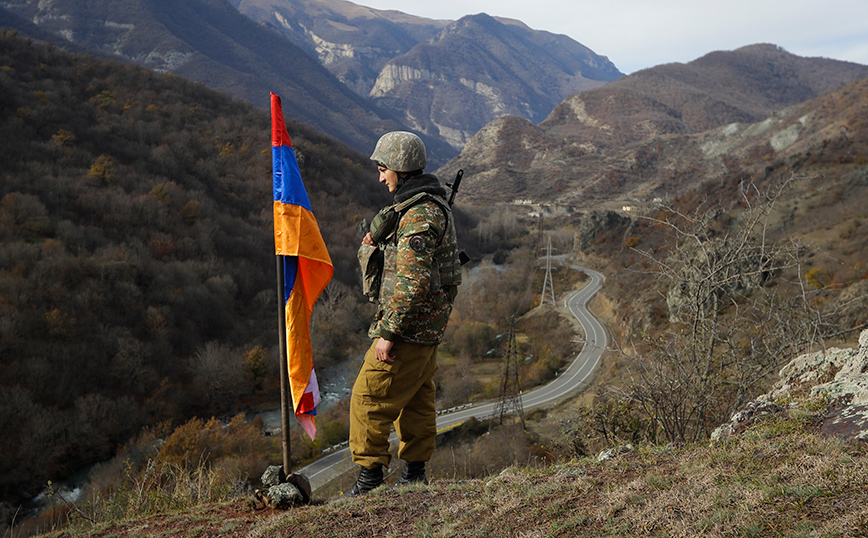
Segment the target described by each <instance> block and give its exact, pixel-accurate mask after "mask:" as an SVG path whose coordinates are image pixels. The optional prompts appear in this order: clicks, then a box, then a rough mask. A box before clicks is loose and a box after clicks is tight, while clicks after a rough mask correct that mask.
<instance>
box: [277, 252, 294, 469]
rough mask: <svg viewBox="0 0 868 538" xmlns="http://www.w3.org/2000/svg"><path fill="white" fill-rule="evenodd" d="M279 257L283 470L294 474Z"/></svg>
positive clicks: (284, 319) (284, 293) (279, 262)
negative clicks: (291, 454) (291, 458)
mask: <svg viewBox="0 0 868 538" xmlns="http://www.w3.org/2000/svg"><path fill="white" fill-rule="evenodd" d="M275 258H276V259H277V310H278V313H277V320H278V323H277V326H278V334H279V341H280V420H281V422H280V424H281V426H280V431H281V435H282V436H283V472H284V474H285V475H286V476H291V475H292V462H291V460H290V441H289V417H290V416H291V415H292V413H291V408H292V404H291V403H290V399H291V396H290V391H289V365H288V364H287V356H286V289H285V284H284V280H283V256H281V255H280V254H278V255H276V256H275Z"/></svg>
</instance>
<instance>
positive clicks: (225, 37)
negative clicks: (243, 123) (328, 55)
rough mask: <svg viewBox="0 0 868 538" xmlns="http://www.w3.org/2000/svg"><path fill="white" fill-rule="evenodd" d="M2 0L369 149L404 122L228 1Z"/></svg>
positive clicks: (89, 40) (52, 28) (84, 40)
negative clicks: (274, 98) (275, 106)
mask: <svg viewBox="0 0 868 538" xmlns="http://www.w3.org/2000/svg"><path fill="white" fill-rule="evenodd" d="M0 6H3V7H5V8H7V9H8V10H9V11H11V12H12V13H14V14H16V15H18V16H20V17H22V18H24V19H26V20H28V21H32V22H33V23H35V24H36V25H38V26H39V27H40V28H43V29H44V30H47V31H49V32H51V33H52V34H54V35H56V36H59V37H63V38H66V39H68V40H69V41H72V42H74V43H77V44H80V45H86V46H89V47H92V48H94V49H96V50H99V51H102V52H110V53H113V54H117V55H119V56H121V57H123V58H126V59H128V60H132V61H134V62H136V63H138V64H140V65H143V66H145V67H148V68H150V69H153V70H155V71H157V72H172V73H174V74H177V75H180V76H183V77H187V78H190V79H191V80H195V81H199V82H203V83H205V84H207V85H208V86H209V87H212V88H215V89H218V90H221V91H225V92H227V93H230V94H231V95H234V96H235V97H239V98H243V99H245V100H247V101H249V102H251V103H254V104H256V105H257V106H261V107H267V106H268V105H267V103H268V94H269V91H274V92H276V93H280V94H282V95H283V96H284V107H285V112H286V114H287V116H289V117H293V118H296V119H298V120H299V121H303V122H305V123H308V124H310V125H312V126H314V127H316V128H318V129H319V130H321V131H323V132H325V133H327V134H329V135H331V136H334V137H335V138H338V139H340V140H342V141H343V142H344V143H346V144H348V145H350V146H352V147H354V148H356V149H358V150H359V151H370V148H371V147H373V145H374V143H375V142H376V140H377V138H378V136H379V135H380V134H381V133H382V132H384V131H386V130H389V129H395V128H401V125H400V124H399V123H398V122H396V121H395V120H394V119H390V117H389V115H388V114H387V113H383V112H381V111H378V110H377V109H375V108H374V107H373V106H371V105H370V103H369V102H367V101H366V100H365V99H363V98H361V97H359V96H358V95H356V94H355V93H353V92H352V91H351V90H350V89H349V88H347V87H346V86H345V85H343V84H341V83H340V81H338V80H337V79H336V78H335V77H334V76H332V75H331V73H329V72H328V71H327V70H326V69H325V68H323V67H322V66H321V65H320V64H319V63H318V62H317V61H315V60H314V59H313V58H311V57H310V56H308V54H306V53H305V52H304V51H303V50H301V49H300V48H299V47H297V46H295V45H293V44H292V43H291V42H289V41H288V40H287V39H285V38H284V37H282V36H281V35H279V34H278V33H277V32H275V31H273V30H268V29H266V28H264V27H263V26H261V25H258V24H256V23H255V22H253V21H252V20H250V19H249V18H247V17H245V16H243V15H241V14H240V13H239V12H238V11H237V10H236V9H234V8H233V6H232V5H231V4H230V3H229V2H228V1H226V0H190V1H185V2H174V1H170V0H141V1H134V0H124V1H118V2H101V1H98V0H85V1H83V2H81V1H74V0H57V1H55V2H50V3H45V2H39V1H37V0H24V1H11V0H4V1H2V2H0ZM432 154H433V155H432V157H433V160H434V161H435V162H438V159H440V162H442V161H443V160H445V159H446V158H448V157H451V156H452V155H454V152H453V151H452V150H451V149H450V148H448V147H446V146H440V147H438V146H437V144H436V143H433V144H432Z"/></svg>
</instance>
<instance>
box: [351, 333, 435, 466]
mask: <svg viewBox="0 0 868 538" xmlns="http://www.w3.org/2000/svg"><path fill="white" fill-rule="evenodd" d="M376 344H377V340H374V343H373V344H372V345H371V348H370V349H368V352H367V353H366V354H365V361H364V363H362V368H361V370H360V371H359V375H358V377H356V382H355V384H354V385H353V394H352V397H351V399H350V451H351V452H352V454H353V462H354V463H356V464H358V465H362V466H364V467H367V468H369V469H370V468H374V467H376V466H377V465H385V466H386V467H387V468H388V466H389V462H390V461H391V459H392V456H391V454H390V453H389V434H390V433H391V430H392V425H393V424H394V425H395V430H396V431H397V433H398V439H399V440H400V442H401V443H400V446H399V448H398V457H399V458H401V459H402V460H404V461H428V460H429V459H430V458H431V454H432V453H433V452H434V444H435V439H436V437H437V413H436V409H435V407H434V395H435V388H434V374H436V373H437V346H436V345H422V344H408V343H404V342H396V343H395V345H394V346H393V347H392V353H393V354H394V355H395V362H393V363H386V362H380V361H378V360H377V358H376V356H375V354H374V347H375V346H376Z"/></svg>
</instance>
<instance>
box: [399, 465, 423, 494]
mask: <svg viewBox="0 0 868 538" xmlns="http://www.w3.org/2000/svg"><path fill="white" fill-rule="evenodd" d="M413 482H422V483H423V484H426V485H427V484H428V477H427V476H425V462H424V461H408V462H406V463H404V470H403V471H401V476H400V477H398V479H397V480H395V487H396V488H397V487H400V486H406V485H407V484H412V483H413Z"/></svg>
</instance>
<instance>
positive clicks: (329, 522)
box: [50, 416, 868, 538]
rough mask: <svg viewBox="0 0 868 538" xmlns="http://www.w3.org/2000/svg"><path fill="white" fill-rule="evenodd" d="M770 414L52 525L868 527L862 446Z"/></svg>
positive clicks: (531, 530)
mask: <svg viewBox="0 0 868 538" xmlns="http://www.w3.org/2000/svg"><path fill="white" fill-rule="evenodd" d="M811 423H812V421H811V419H810V416H801V417H799V416H795V417H793V418H789V419H785V420H784V419H781V420H773V421H770V422H766V423H764V424H761V425H759V426H756V427H754V428H753V429H751V430H748V432H747V433H745V434H744V435H742V436H741V437H738V438H731V439H729V440H728V441H727V442H725V443H723V444H720V445H716V446H707V445H694V446H685V447H682V448H677V449H674V450H666V449H662V448H659V447H652V446H647V447H639V448H638V449H637V450H636V451H634V452H628V453H626V454H624V455H622V456H620V457H618V458H616V459H613V460H609V461H606V462H603V463H599V462H597V461H596V460H595V459H591V458H587V459H579V460H570V461H565V462H562V463H559V464H554V465H550V466H546V467H510V468H508V469H506V470H505V471H503V472H501V473H500V474H498V475H496V476H491V477H486V478H480V479H473V480H447V479H442V478H439V477H437V476H436V475H435V476H432V477H431V478H432V483H431V485H429V486H427V487H422V486H414V487H408V488H402V489H399V490H393V489H389V488H381V489H380V490H377V491H375V492H373V493H371V494H369V495H368V496H366V497H363V498H359V499H338V500H336V501H332V502H326V501H325V500H321V501H318V502H317V503H315V504H313V505H311V506H306V507H302V508H296V509H292V510H289V511H286V512H273V511H267V510H262V511H254V510H253V509H252V508H251V507H250V506H249V505H246V504H245V502H243V501H237V502H234V503H230V504H222V505H205V506H201V507H198V508H196V509H193V510H189V509H188V510H186V511H184V512H182V513H178V514H175V515H171V516H170V515H161V516H155V517H151V518H142V519H139V520H128V521H124V522H122V523H113V524H108V525H106V524H104V525H101V526H99V527H97V528H89V529H87V530H81V531H79V532H77V533H76V532H70V531H69V530H67V531H66V532H64V533H57V534H53V535H50V536H54V537H59V536H90V537H101V538H108V537H117V538H122V537H129V536H168V535H173V536H218V535H219V536H230V537H231V536H256V537H263V538H271V537H294V536H311V537H314V536H315V537H323V538H324V537H347V536H385V537H403V536H422V537H432V538H433V537H447V536H464V537H471V538H472V537H480V538H482V537H485V538H488V537H490V536H498V537H501V536H503V537H506V536H509V537H558V536H672V537H677V536H690V537H693V536H712V537H715V536H754V537H765V536H790V537H796V536H805V537H808V536H817V537H834V536H842V537H843V536H868V447H866V446H865V445H848V444H845V443H843V442H841V441H838V440H835V439H827V438H824V437H821V436H818V435H816V434H814V433H812V431H811V430H812V427H811Z"/></svg>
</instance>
